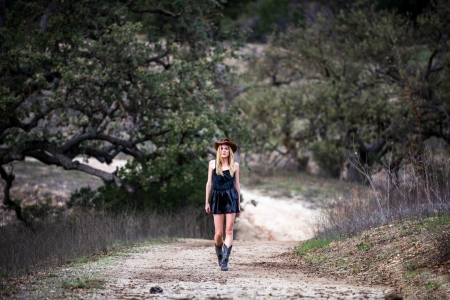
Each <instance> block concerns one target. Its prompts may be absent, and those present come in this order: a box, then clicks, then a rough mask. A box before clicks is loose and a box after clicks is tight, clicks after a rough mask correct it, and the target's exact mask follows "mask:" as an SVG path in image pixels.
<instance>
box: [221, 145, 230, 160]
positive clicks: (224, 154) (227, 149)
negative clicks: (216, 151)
mask: <svg viewBox="0 0 450 300" xmlns="http://www.w3.org/2000/svg"><path fill="white" fill-rule="evenodd" d="M220 154H221V155H222V158H228V156H230V147H228V145H221V146H220Z"/></svg>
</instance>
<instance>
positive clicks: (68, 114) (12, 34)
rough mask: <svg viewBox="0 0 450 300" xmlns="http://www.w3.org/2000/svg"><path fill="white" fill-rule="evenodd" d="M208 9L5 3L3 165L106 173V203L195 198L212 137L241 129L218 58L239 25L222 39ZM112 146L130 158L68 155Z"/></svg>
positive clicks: (0, 99) (0, 43) (0, 104)
mask: <svg viewBox="0 0 450 300" xmlns="http://www.w3.org/2000/svg"><path fill="white" fill-rule="evenodd" d="M217 9H218V3H217V2H216V1H214V0H195V1H194V0H180V1H130V2H128V3H126V4H124V3H122V2H121V1H107V2H102V1H81V2H80V1H75V2H74V1H62V2H58V3H53V2H51V3H49V2H48V1H45V0H41V1H33V2H32V3H30V2H29V1H9V2H7V4H6V12H5V16H4V17H5V22H4V24H3V27H1V28H0V70H2V71H0V79H1V81H2V83H4V84H3V85H2V87H1V88H0V116H1V117H0V167H1V166H3V165H5V164H8V163H10V162H13V161H16V160H23V159H24V158H25V157H33V158H35V159H38V160H40V161H42V162H44V163H45V164H48V165H57V166H61V167H63V168H65V169H69V170H79V171H82V172H86V173H88V174H91V175H94V176H97V177H100V178H101V179H103V180H104V181H105V182H108V183H110V184H108V189H106V187H105V188H104V189H102V190H101V191H100V194H107V195H108V196H111V199H103V200H102V201H105V202H108V203H109V202H116V201H118V202H130V199H138V201H140V202H141V204H140V206H144V207H147V206H148V207H153V206H156V207H160V206H166V207H167V208H171V207H175V206H177V205H185V204H188V203H193V202H196V201H201V200H198V199H200V198H198V196H199V190H200V188H199V185H200V184H199V182H200V181H206V170H207V167H206V162H207V160H208V159H210V158H211V156H210V154H211V148H212V141H213V140H215V139H219V138H221V137H223V136H224V135H227V136H228V137H229V138H232V139H235V140H240V139H241V138H242V139H244V136H245V134H243V132H241V129H242V128H243V126H242V124H241V119H240V117H239V116H238V115H237V114H233V113H230V112H232V111H233V105H225V104H224V103H223V100H222V96H221V90H220V86H221V84H222V83H223V82H231V81H232V80H233V70H232V69H231V68H229V67H221V66H225V65H226V64H225V60H226V59H228V58H230V57H233V56H234V50H235V49H236V47H237V46H238V44H239V42H237V43H234V41H233V39H234V38H238V35H236V34H235V35H234V36H231V37H230V40H229V41H228V42H227V43H226V44H225V43H222V42H221V40H223V39H225V38H226V35H225V34H222V33H218V32H217V28H215V27H214V24H215V22H217V21H218V18H219V15H218V13H217V12H218V11H217ZM0 17H3V16H0ZM0 23H1V22H0ZM215 34H219V35H220V39H213V38H212V37H213V36H215ZM120 153H123V154H126V155H128V157H129V158H130V160H129V162H128V164H127V165H126V166H125V168H121V169H120V170H118V171H117V172H113V173H107V172H104V171H101V170H98V169H96V168H94V167H92V166H89V165H86V164H84V163H77V162H74V161H73V159H74V158H75V157H77V156H83V157H84V158H86V159H92V160H94V159H96V160H98V161H99V162H102V163H108V164H109V163H110V162H111V161H112V160H113V159H114V158H116V156H117V155H118V154H120ZM201 174H205V175H204V176H203V175H201ZM112 184H116V185H117V186H118V187H121V188H124V189H126V190H127V191H129V192H136V195H137V196H136V197H135V196H130V195H127V194H126V193H124V192H123V191H119V190H118V189H116V188H113V187H112ZM92 193H93V192H92V191H91V192H90V191H87V190H82V191H79V192H78V194H76V195H74V197H73V203H75V202H76V203H78V204H79V205H81V206H84V207H86V208H88V207H89V206H90V205H94V204H92V203H91V204H90V202H88V201H87V200H86V199H90V198H92V197H94V198H96V196H94V195H93V194H92ZM123 198H127V199H126V200H123ZM194 199H195V200H194ZM151 201H155V203H154V204H152V203H150V202H151Z"/></svg>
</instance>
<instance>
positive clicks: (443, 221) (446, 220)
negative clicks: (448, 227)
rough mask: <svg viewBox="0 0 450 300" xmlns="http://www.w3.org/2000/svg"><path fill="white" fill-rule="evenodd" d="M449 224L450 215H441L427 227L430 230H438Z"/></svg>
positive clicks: (429, 222)
mask: <svg viewBox="0 0 450 300" xmlns="http://www.w3.org/2000/svg"><path fill="white" fill-rule="evenodd" d="M447 223H450V214H441V215H438V216H436V217H434V218H432V219H431V220H430V221H428V223H427V226H428V227H429V228H436V227H437V226H439V225H445V224H447Z"/></svg>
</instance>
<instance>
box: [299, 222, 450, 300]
mask: <svg viewBox="0 0 450 300" xmlns="http://www.w3.org/2000/svg"><path fill="white" fill-rule="evenodd" d="M448 249H450V215H441V216H439V217H431V218H422V219H410V220H408V221H403V222H398V223H396V224H391V225H386V226H381V227H378V228H375V229H370V230H366V231H363V232H361V233H360V234H359V235H357V236H354V237H353V238H348V239H342V240H337V241H333V242H331V243H330V244H329V245H327V246H324V247H320V248H315V249H311V250H310V251H306V252H304V253H303V254H302V256H301V260H302V268H303V269H304V270H305V271H306V272H309V273H313V274H315V275H318V276H327V277H334V278H336V279H346V280H349V281H351V282H353V283H358V284H360V283H363V284H367V285H384V286H391V287H392V288H393V289H395V290H396V292H397V294H400V295H401V296H403V297H408V298H411V299H448V295H450V255H449V251H448Z"/></svg>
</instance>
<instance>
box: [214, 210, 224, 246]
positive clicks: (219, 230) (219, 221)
mask: <svg viewBox="0 0 450 300" xmlns="http://www.w3.org/2000/svg"><path fill="white" fill-rule="evenodd" d="M224 218H225V215H214V232H215V233H214V243H215V244H216V246H219V247H220V246H222V243H223V220H224Z"/></svg>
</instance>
